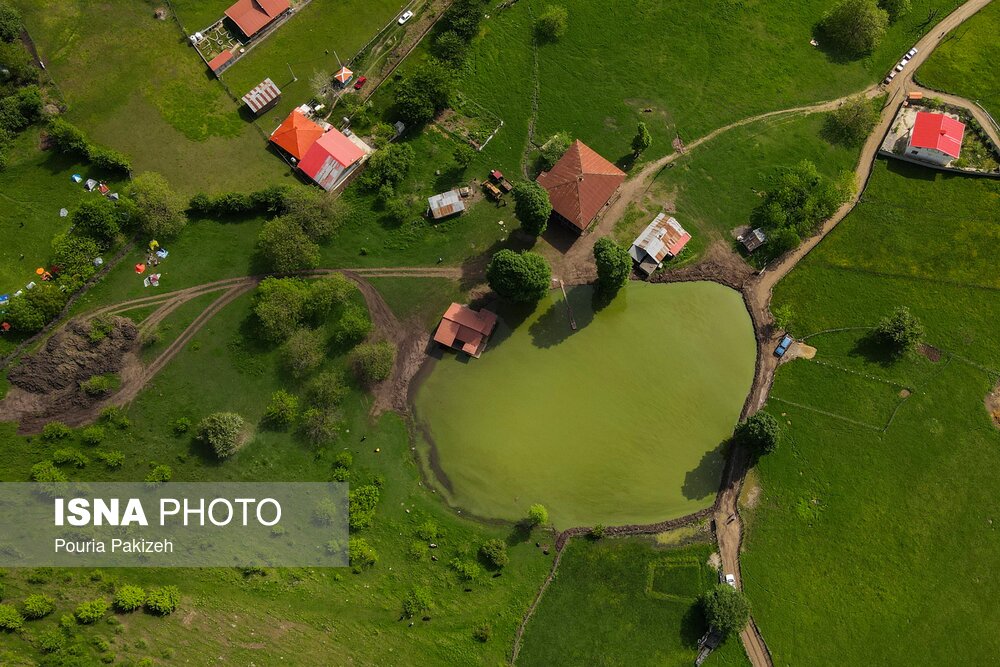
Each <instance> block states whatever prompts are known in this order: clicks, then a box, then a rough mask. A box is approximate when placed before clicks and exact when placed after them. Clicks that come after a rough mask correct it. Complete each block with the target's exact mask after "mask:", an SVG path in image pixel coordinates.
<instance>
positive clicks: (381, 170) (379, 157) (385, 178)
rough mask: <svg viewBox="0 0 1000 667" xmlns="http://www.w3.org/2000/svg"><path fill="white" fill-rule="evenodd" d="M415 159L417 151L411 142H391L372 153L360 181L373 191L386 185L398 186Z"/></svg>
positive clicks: (364, 186)
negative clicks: (415, 151) (411, 145)
mask: <svg viewBox="0 0 1000 667" xmlns="http://www.w3.org/2000/svg"><path fill="white" fill-rule="evenodd" d="M414 159H415V153H414V152H413V148H412V147H410V145H409V144H389V145H388V146H386V147H385V148H382V149H380V150H377V151H375V152H374V153H372V154H371V157H369V158H368V166H366V167H365V170H364V171H363V172H362V173H361V176H359V177H358V182H359V183H360V184H361V186H362V187H363V188H365V189H366V190H369V191H372V192H374V191H376V190H378V189H379V188H381V187H382V186H384V185H389V186H396V185H398V184H399V182H400V181H402V180H403V179H404V178H406V173H407V172H408V171H409V170H410V166H411V165H412V164H413V160H414Z"/></svg>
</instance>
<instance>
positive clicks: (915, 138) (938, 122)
mask: <svg viewBox="0 0 1000 667" xmlns="http://www.w3.org/2000/svg"><path fill="white" fill-rule="evenodd" d="M964 136H965V125H963V124H962V123H960V122H959V121H957V120H955V119H954V118H952V117H951V116H946V115H944V114H943V113H929V112H927V111H918V112H917V118H916V120H915V121H914V122H913V129H912V130H910V140H909V142H908V143H907V145H906V154H907V155H909V156H910V157H913V158H916V159H918V160H924V161H925V162H932V163H934V164H938V165H941V166H945V165H947V164H948V163H949V162H951V161H952V160H955V159H957V158H958V156H959V155H960V154H961V152H962V138H963V137H964Z"/></svg>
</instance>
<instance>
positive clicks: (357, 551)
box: [347, 537, 378, 573]
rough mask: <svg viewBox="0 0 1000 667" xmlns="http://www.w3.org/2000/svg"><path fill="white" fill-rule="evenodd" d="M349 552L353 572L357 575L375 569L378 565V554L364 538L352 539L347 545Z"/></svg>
mask: <svg viewBox="0 0 1000 667" xmlns="http://www.w3.org/2000/svg"><path fill="white" fill-rule="evenodd" d="M347 551H348V554H349V556H350V560H351V570H353V571H354V572H355V573H359V572H362V571H363V570H367V569H368V568H371V567H375V564H376V563H378V552H376V551H375V549H373V548H372V546H371V545H370V544H368V541H367V540H365V539H364V538H363V537H352V538H351V539H350V540H349V541H348V543H347Z"/></svg>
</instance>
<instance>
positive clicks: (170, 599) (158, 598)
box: [146, 586, 181, 616]
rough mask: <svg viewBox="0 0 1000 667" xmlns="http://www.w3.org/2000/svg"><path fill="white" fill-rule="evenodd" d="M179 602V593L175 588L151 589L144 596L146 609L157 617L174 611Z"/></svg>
mask: <svg viewBox="0 0 1000 667" xmlns="http://www.w3.org/2000/svg"><path fill="white" fill-rule="evenodd" d="M180 601H181V592H180V591H179V590H178V589H177V587H176V586H161V587H159V588H151V589H149V593H148V594H147V595H146V609H147V610H149V611H150V613H153V614H156V615H158V616H166V615H167V614H171V613H173V612H174V611H176V609H177V605H178V604H180Z"/></svg>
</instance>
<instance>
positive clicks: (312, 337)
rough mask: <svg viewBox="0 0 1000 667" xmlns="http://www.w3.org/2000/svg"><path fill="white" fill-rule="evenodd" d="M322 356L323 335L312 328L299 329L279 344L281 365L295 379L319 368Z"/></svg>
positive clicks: (299, 378)
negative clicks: (282, 343)
mask: <svg viewBox="0 0 1000 667" xmlns="http://www.w3.org/2000/svg"><path fill="white" fill-rule="evenodd" d="M324 357H325V355H324V353H323V336H322V334H321V333H320V332H319V331H314V330H312V329H299V330H298V331H296V332H295V333H293V334H292V335H291V336H290V337H289V338H288V340H287V341H285V343H284V345H282V346H281V355H280V360H281V365H282V367H283V368H284V370H285V371H286V372H287V373H288V374H289V375H291V376H292V377H293V378H295V379H296V380H301V379H302V378H304V377H306V376H307V375H309V374H310V373H312V372H313V371H315V370H316V369H317V368H319V366H320V364H322V363H323V359H324Z"/></svg>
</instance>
